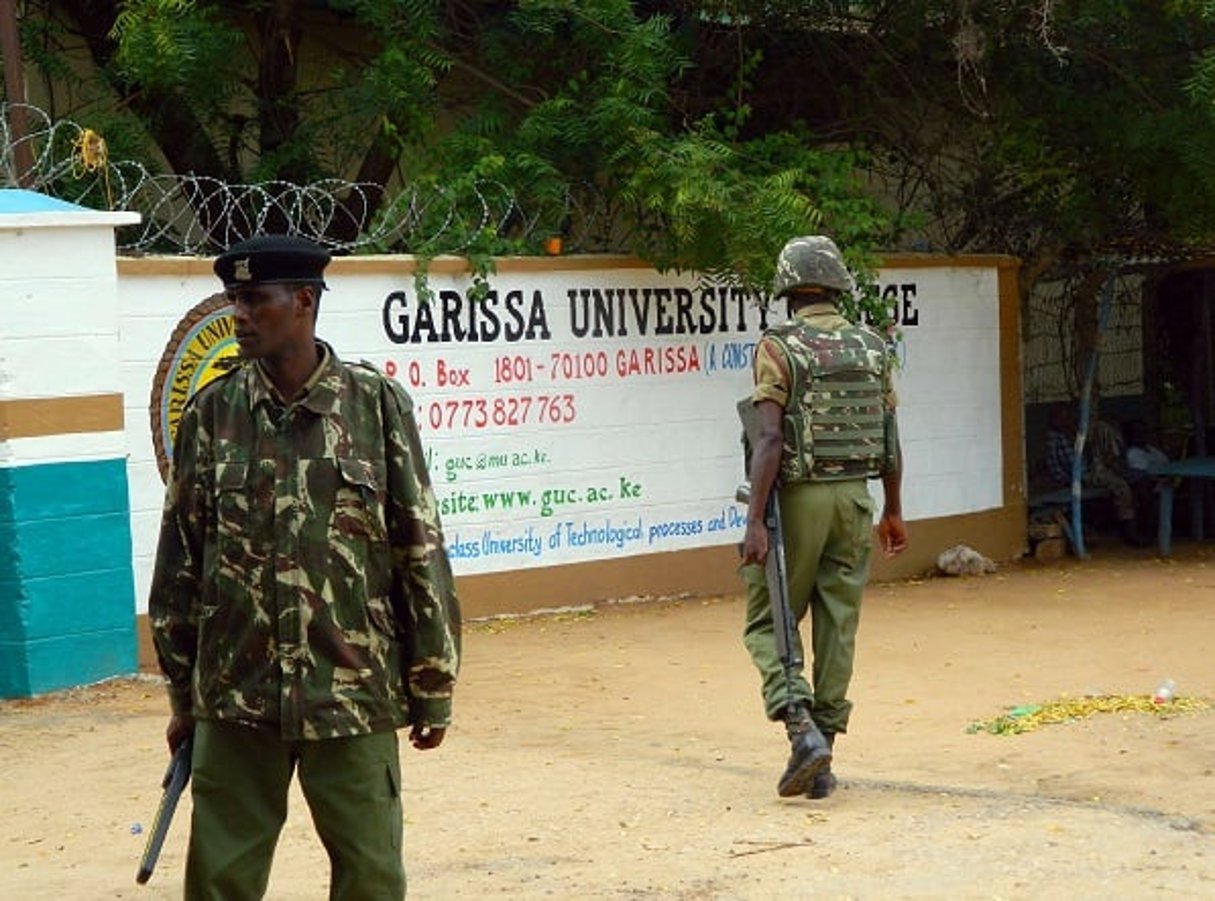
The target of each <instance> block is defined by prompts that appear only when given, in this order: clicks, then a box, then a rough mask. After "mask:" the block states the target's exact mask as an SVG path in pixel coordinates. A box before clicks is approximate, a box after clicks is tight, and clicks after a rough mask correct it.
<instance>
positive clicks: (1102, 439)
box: [1087, 410, 1129, 479]
mask: <svg viewBox="0 0 1215 901" xmlns="http://www.w3.org/2000/svg"><path fill="white" fill-rule="evenodd" d="M1087 437H1088V444H1087V447H1088V450H1087V454H1088V458H1089V459H1090V460H1092V461H1093V463H1094V464H1100V465H1101V466H1104V467H1105V468H1106V469H1108V470H1110V471H1111V472H1115V473H1117V474H1118V475H1120V476H1122V477H1123V478H1124V479H1125V478H1127V477H1128V475H1129V473H1128V471H1127V464H1126V441H1125V440H1124V439H1123V437H1122V430H1121V429H1120V428H1119V427H1118V424H1117V421H1116V420H1114V419H1113V418H1103V417H1101V416H1099V415H1098V414H1097V411H1096V410H1094V411H1093V421H1092V424H1091V425H1090V426H1089V427H1088V436H1087Z"/></svg>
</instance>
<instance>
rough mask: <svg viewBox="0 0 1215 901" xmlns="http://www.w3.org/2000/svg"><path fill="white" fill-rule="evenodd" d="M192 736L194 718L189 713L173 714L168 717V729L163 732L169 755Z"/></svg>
mask: <svg viewBox="0 0 1215 901" xmlns="http://www.w3.org/2000/svg"><path fill="white" fill-rule="evenodd" d="M193 735H194V717H193V716H192V715H191V714H189V713H175V714H173V715H172V716H171V717H169V728H167V729H166V730H165V738H166V739H168V742H169V753H170V754H172V753H173V752H174V751H176V750H177V746H178V745H180V744H181V743H182V742H183V741H185V740H186V739H187V738H190V737H191V736H193Z"/></svg>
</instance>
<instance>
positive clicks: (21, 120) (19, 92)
mask: <svg viewBox="0 0 1215 901" xmlns="http://www.w3.org/2000/svg"><path fill="white" fill-rule="evenodd" d="M0 54H3V56H4V96H5V98H6V99H7V100H8V124H9V135H10V138H11V140H12V145H13V165H14V166H15V167H16V176H17V184H18V185H19V186H20V187H22V188H28V187H29V186H30V185H31V184H32V183H33V178H34V153H33V150H32V148H31V147H30V145H29V140H28V137H29V125H28V122H27V120H26V117H25V103H26V97H25V73H24V66H23V64H22V61H21V34H20V32H19V31H18V30H17V0H0Z"/></svg>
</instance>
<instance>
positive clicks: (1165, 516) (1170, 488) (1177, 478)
mask: <svg viewBox="0 0 1215 901" xmlns="http://www.w3.org/2000/svg"><path fill="white" fill-rule="evenodd" d="M1148 473H1150V474H1151V475H1154V476H1157V477H1158V478H1159V479H1160V526H1159V529H1158V530H1157V533H1156V543H1157V545H1158V547H1159V550H1160V555H1161V556H1162V557H1167V556H1168V555H1169V554H1170V553H1172V550H1173V496H1174V494H1176V492H1177V486H1178V485H1179V484H1180V483H1181V482H1182V481H1183V480H1185V479H1215V457H1186V458H1185V459H1184V460H1170V461H1169V462H1168V463H1162V464H1161V465H1159V466H1153V467H1151V468H1150V469H1148ZM1190 533H1191V534H1192V535H1193V536H1194V539H1195V540H1196V541H1201V540H1202V500H1201V498H1196V499H1194V500H1193V501H1191V503H1190Z"/></svg>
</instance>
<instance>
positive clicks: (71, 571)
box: [0, 460, 136, 697]
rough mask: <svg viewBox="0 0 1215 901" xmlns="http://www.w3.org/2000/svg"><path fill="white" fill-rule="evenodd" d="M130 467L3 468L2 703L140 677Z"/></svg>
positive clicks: (115, 463) (112, 463) (105, 463)
mask: <svg viewBox="0 0 1215 901" xmlns="http://www.w3.org/2000/svg"><path fill="white" fill-rule="evenodd" d="M130 528H131V527H130V509H129V501H128V499H127V474H126V463H125V461H123V460H98V461H87V462H73V463H51V464H41V465H36V466H17V467H11V468H5V469H0V697H23V696H27V695H31V694H39V693H41V692H46V691H54V690H55V689H60V688H68V687H71V686H75V685H82V684H86V683H89V682H96V681H97V680H99V679H104V678H107V677H109V676H116V675H121V674H124V673H131V672H134V671H135V669H136V640H135V582H134V577H133V574H132V571H131V531H130Z"/></svg>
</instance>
